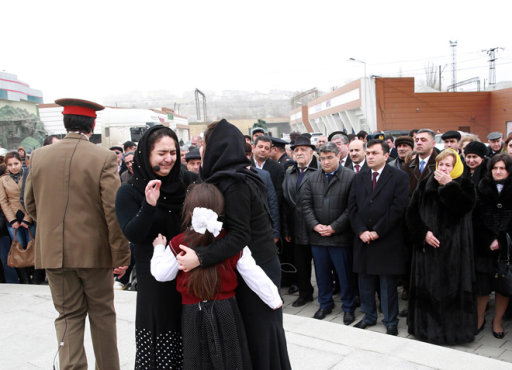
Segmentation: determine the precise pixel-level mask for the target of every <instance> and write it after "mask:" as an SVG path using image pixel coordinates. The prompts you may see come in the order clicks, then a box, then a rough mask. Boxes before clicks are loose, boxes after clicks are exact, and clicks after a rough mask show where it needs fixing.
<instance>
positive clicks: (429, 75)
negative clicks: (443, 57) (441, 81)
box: [425, 62, 438, 90]
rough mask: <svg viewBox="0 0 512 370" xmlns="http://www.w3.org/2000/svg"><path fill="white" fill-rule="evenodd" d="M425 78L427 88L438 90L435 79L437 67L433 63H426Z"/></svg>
mask: <svg viewBox="0 0 512 370" xmlns="http://www.w3.org/2000/svg"><path fill="white" fill-rule="evenodd" d="M425 76H426V81H427V86H429V87H431V88H433V89H436V90H437V89H438V85H437V78H438V71H437V66H436V65H435V64H434V63H430V62H428V63H427V65H426V66H425Z"/></svg>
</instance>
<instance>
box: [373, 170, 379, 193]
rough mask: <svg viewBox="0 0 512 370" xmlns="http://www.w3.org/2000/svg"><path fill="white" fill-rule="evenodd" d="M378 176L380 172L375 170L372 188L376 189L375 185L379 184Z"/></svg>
mask: <svg viewBox="0 0 512 370" xmlns="http://www.w3.org/2000/svg"><path fill="white" fill-rule="evenodd" d="M377 176H379V173H378V172H374V173H373V178H372V190H375V186H377Z"/></svg>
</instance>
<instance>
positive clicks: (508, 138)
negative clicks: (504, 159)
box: [505, 133, 512, 147]
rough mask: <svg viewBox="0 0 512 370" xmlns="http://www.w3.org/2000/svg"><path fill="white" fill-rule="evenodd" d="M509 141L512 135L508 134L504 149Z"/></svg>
mask: <svg viewBox="0 0 512 370" xmlns="http://www.w3.org/2000/svg"><path fill="white" fill-rule="evenodd" d="M510 140H512V133H510V134H508V136H507V140H505V147H507V146H508V143H510Z"/></svg>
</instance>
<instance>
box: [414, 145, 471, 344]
mask: <svg viewBox="0 0 512 370" xmlns="http://www.w3.org/2000/svg"><path fill="white" fill-rule="evenodd" d="M462 172H463V165H462V162H461V160H460V157H459V155H458V154H457V153H456V152H455V151H453V150H451V149H445V150H444V151H443V152H441V154H439V155H438V156H437V157H436V171H435V172H434V173H433V174H431V175H430V176H429V177H427V178H425V179H424V180H423V181H422V182H421V183H420V184H419V185H418V188H417V189H416V191H415V192H414V194H413V197H412V199H411V203H410V204H409V208H408V210H407V224H408V228H409V231H410V234H411V238H412V240H413V244H414V247H413V254H412V267H411V284H410V292H409V317H408V325H409V333H410V334H412V335H414V336H415V337H416V338H418V339H420V340H423V341H426V342H430V343H435V344H459V343H467V342H471V341H473V340H474V334H475V329H476V305H475V301H474V295H473V284H474V281H475V273H474V260H473V229H472V219H471V218H472V209H473V207H474V205H475V188H474V185H473V184H472V183H471V181H470V180H468V179H466V178H463V177H461V175H462Z"/></svg>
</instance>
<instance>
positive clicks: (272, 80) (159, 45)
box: [0, 0, 512, 103]
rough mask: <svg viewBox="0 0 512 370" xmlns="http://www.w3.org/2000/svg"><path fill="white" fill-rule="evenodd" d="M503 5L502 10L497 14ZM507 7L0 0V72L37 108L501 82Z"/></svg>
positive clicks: (509, 63) (506, 74)
mask: <svg viewBox="0 0 512 370" xmlns="http://www.w3.org/2000/svg"><path fill="white" fill-rule="evenodd" d="M507 4H508V5H507ZM510 8H511V5H510V1H494V0H490V1H489V0H488V1H468V0H466V1H459V0H443V1H438V0H432V1H427V2H423V1H422V2H419V1H411V0H408V1H393V0H392V1H365V0H359V1H353V2H349V1H342V0H337V1H326V0H315V1H299V0H295V1H282V0H272V1H267V0H258V1H243V0H238V1H223V0H214V1H212V0H210V1H202V0H201V1H199V0H197V1H196V0H183V1H179V0H175V1H171V0H167V1H151V0H145V1H140V0H139V1H127V0H123V1H110V0H102V1H91V0H89V1H70V0H66V1H51V0H47V1H4V2H2V5H1V8H0V25H1V27H0V70H2V71H6V72H9V73H13V74H16V75H17V76H18V78H19V79H20V80H22V81H24V82H27V83H28V84H30V86H31V87H33V88H36V89H40V90H42V91H43V95H44V100H45V102H52V101H53V100H55V99H57V98H61V97H77V98H84V99H92V100H96V101H98V102H100V103H101V102H102V101H103V99H104V98H105V97H106V96H109V95H113V94H122V93H126V92H131V91H152V90H161V89H163V90H167V91H169V92H172V93H175V94H178V95H181V94H182V93H183V92H184V91H191V90H194V89H195V88H196V87H197V88H199V89H201V90H203V91H204V90H216V91H221V90H229V89H237V90H248V91H252V90H259V91H268V90H271V89H283V90H306V89H310V88H312V87H318V88H320V89H329V88H330V87H332V86H341V85H343V84H345V83H346V82H347V81H350V80H354V79H357V78H360V77H361V76H362V75H363V73H364V66H363V64H360V63H354V62H347V59H348V58H350V57H354V58H357V59H359V60H362V61H365V62H366V67H367V68H366V69H367V75H372V74H373V75H380V76H399V75H400V74H401V75H402V76H416V77H417V78H419V79H425V72H424V69H425V66H426V64H427V63H434V64H435V65H442V66H443V68H444V72H443V77H444V79H443V84H444V86H447V85H449V84H450V83H451V50H450V46H449V40H457V41H458V46H457V62H458V73H457V77H458V80H459V81H460V80H464V79H467V78H471V77H476V76H479V77H481V78H482V79H484V78H485V79H487V78H488V62H487V60H488V57H487V55H486V54H485V53H483V52H482V49H489V48H492V47H498V46H499V47H504V48H505V50H500V51H499V52H498V54H497V56H498V60H497V73H496V75H497V81H498V82H500V81H511V80H512V38H511V36H510V35H511V33H512V32H511V30H510V25H511V23H512V21H511V12H510Z"/></svg>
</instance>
